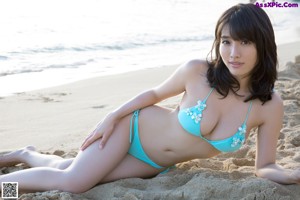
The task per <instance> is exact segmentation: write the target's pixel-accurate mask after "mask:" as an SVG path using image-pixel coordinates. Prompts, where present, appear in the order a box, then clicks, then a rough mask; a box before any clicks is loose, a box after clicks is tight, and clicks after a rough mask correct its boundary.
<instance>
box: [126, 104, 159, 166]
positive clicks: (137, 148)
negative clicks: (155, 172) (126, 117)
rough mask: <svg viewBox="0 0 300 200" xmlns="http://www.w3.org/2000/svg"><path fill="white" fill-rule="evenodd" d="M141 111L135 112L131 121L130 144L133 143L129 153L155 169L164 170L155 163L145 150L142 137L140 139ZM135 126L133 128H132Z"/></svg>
mask: <svg viewBox="0 0 300 200" xmlns="http://www.w3.org/2000/svg"><path fill="white" fill-rule="evenodd" d="M139 112H140V111H139V110H136V111H134V113H133V115H132V117H131V120H130V137H129V142H130V143H131V145H130V148H129V151H128V153H129V154H130V155H132V156H133V157H135V158H137V159H139V160H141V161H143V162H145V163H147V164H149V165H151V166H152V167H154V168H157V169H162V168H164V167H162V166H159V165H158V164H156V163H155V162H153V161H152V160H151V159H150V158H149V157H148V155H147V154H146V152H145V151H144V149H143V146H142V143H141V140H140V137H139ZM132 126H133V128H132Z"/></svg>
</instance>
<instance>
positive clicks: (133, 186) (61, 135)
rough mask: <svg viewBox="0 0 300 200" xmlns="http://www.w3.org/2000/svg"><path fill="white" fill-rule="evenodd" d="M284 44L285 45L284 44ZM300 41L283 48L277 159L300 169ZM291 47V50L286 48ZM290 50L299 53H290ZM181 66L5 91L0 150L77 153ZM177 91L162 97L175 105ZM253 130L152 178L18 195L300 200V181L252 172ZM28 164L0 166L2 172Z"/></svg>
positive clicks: (0, 100)
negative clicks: (108, 117) (114, 115)
mask: <svg viewBox="0 0 300 200" xmlns="http://www.w3.org/2000/svg"><path fill="white" fill-rule="evenodd" d="M281 47H282V48H281ZM299 49H300V42H296V43H291V44H284V45H282V46H279V50H278V53H279V61H280V72H279V79H278V81H277V83H276V86H275V88H276V90H277V91H278V92H279V93H280V94H281V96H282V99H283V100H284V107H285V115H284V121H283V129H282V130H281V134H280V138H279V141H278V147H277V150H278V153H277V162H278V163H279V164H281V165H283V166H284V167H286V168H289V169H296V168H298V169H299V168H300V103H299V102H300V52H299ZM287 50H288V51H289V53H287V52H286V51H287ZM291 55H298V56H296V57H295V56H294V57H293V58H291V57H290V56H291ZM176 67H177V66H165V67H161V68H156V69H147V70H141V71H136V72H130V73H124V74H119V75H112V76H106V77H98V78H93V79H89V80H83V81H79V82H76V83H72V84H68V85H63V86H59V87H54V88H49V89H43V90H39V91H33V92H26V93H19V94H16V95H14V96H10V97H0V110H1V118H0V138H1V141H0V152H2V153H4V152H6V151H9V150H10V149H17V148H20V147H23V146H26V145H28V144H31V145H34V146H36V147H37V149H39V151H40V152H42V153H50V154H56V155H61V156H63V157H73V156H75V155H76V153H77V151H78V147H79V146H80V144H81V142H82V141H83V139H84V138H85V136H86V135H87V134H88V133H89V131H90V130H91V129H92V128H93V126H94V125H95V124H96V123H97V122H98V121H99V120H100V119H101V118H102V117H104V116H105V114H107V113H108V112H109V111H111V110H112V109H114V108H116V107H117V106H118V105H120V104H121V103H122V102H124V101H126V100H128V99H129V98H131V97H132V96H134V95H136V94H137V93H139V92H141V91H143V90H145V89H147V88H150V87H152V86H155V85H157V84H159V83H160V82H161V81H162V80H164V79H165V78H166V77H168V76H169V75H170V74H171V73H172V72H173V71H174V70H175V69H176ZM179 99H180V97H174V98H172V99H170V100H167V101H165V102H162V103H161V105H163V106H168V107H174V106H176V105H177V104H178V102H179ZM255 140H256V138H255V133H254V132H252V133H251V134H250V137H249V139H248V140H247V142H246V145H244V147H243V148H242V149H240V150H239V151H237V152H235V153H228V154H222V155H219V156H217V157H215V158H211V159H202V160H200V159H196V160H192V161H189V162H185V163H180V164H177V168H176V169H173V170H171V171H170V172H168V173H166V174H164V175H158V176H157V177H155V178H152V179H139V178H131V179H124V180H119V181H116V182H112V183H108V184H104V185H99V186H96V187H94V188H92V189H91V190H89V191H87V192H85V193H82V194H71V193H66V192H59V191H48V192H42V193H27V194H23V195H22V196H21V197H20V199H61V200H67V199H124V200H125V199H126V200H134V199H172V200H174V199H244V200H250V199H251V200H252V199H256V200H263V199H270V200H275V199H282V200H289V199H300V186H299V185H280V184H277V183H274V182H272V181H269V180H266V179H261V178H257V177H255V176H254V173H253V172H254V157H255ZM24 167H25V166H23V165H19V166H16V167H8V168H1V169H0V174H5V173H9V172H12V171H15V170H19V169H23V168H24Z"/></svg>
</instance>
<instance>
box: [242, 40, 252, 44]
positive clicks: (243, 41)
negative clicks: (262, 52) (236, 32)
mask: <svg viewBox="0 0 300 200" xmlns="http://www.w3.org/2000/svg"><path fill="white" fill-rule="evenodd" d="M250 43H251V42H250V41H249V40H242V44H245V45H246V44H250Z"/></svg>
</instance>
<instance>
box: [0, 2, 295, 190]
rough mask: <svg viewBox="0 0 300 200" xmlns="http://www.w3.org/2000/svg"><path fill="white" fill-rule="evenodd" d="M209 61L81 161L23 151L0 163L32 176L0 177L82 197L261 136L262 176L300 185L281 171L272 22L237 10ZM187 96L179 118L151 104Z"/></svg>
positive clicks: (127, 114) (161, 89)
mask: <svg viewBox="0 0 300 200" xmlns="http://www.w3.org/2000/svg"><path fill="white" fill-rule="evenodd" d="M213 51H214V54H215V55H214V56H211V58H210V59H209V61H201V60H193V61H190V62H188V63H186V64H185V65H183V66H181V67H179V68H178V69H177V70H176V71H175V72H174V74H173V75H172V76H171V77H170V78H168V79H167V80H166V81H165V82H163V83H162V84H161V85H159V86H157V87H155V88H152V89H150V90H147V91H145V92H143V93H141V94H139V95H138V96H136V97H134V98H133V99H132V100H130V101H128V102H127V103H125V104H123V105H122V106H120V107H119V108H118V109H116V110H115V111H113V112H111V113H110V114H108V115H107V116H106V117H105V119H103V121H101V122H100V123H99V124H98V126H97V128H96V129H95V130H94V131H93V132H92V133H91V134H90V135H89V136H88V137H87V139H86V140H85V141H84V143H83V145H82V147H81V151H80V152H79V153H78V155H77V156H76V158H74V159H62V158H60V157H57V156H52V155H51V156H49V155H43V154H39V153H38V152H36V151H35V149H34V148H33V147H30V146H29V147H26V148H23V149H20V150H17V151H14V152H11V153H9V154H6V155H4V156H2V157H0V165H2V166H5V165H11V164H17V163H21V162H23V163H26V164H27V165H29V166H30V167H32V168H30V169H26V170H21V171H17V172H14V173H10V174H6V175H1V176H0V182H6V181H7V182H18V183H19V187H20V189H21V190H31V191H32V190H34V191H45V190H54V189H55V190H62V191H68V192H73V193H81V192H84V191H87V190H89V189H90V188H92V187H93V186H95V185H96V184H99V183H105V182H110V181H114V180H118V179H123V178H130V177H141V178H147V177H153V176H155V175H157V174H159V173H161V172H163V171H165V170H167V169H168V167H170V166H173V165H174V164H176V163H179V162H183V161H187V160H191V159H195V158H209V157H212V156H216V155H218V154H220V153H222V152H233V151H236V150H238V149H240V148H241V146H243V144H244V141H245V140H246V139H247V137H248V135H249V132H250V130H251V129H252V128H255V127H258V131H257V151H256V160H255V161H256V164H255V173H256V175H257V176H259V177H263V178H267V179H270V180H272V181H276V182H278V183H283V184H292V183H298V184H299V183H300V171H292V170H286V169H283V168H282V167H281V166H279V165H277V164H275V154H276V144H277V139H278V136H279V132H280V129H281V124H282V118H283V103H282V100H281V99H280V97H279V95H278V94H277V93H276V92H275V91H274V90H273V88H274V82H275V80H276V78H277V72H276V65H277V54H276V44H275V38H274V32H273V28H272V25H271V22H270V20H269V18H268V16H267V15H266V13H265V12H264V11H263V10H262V9H261V8H258V7H256V6H254V5H252V4H239V5H236V6H233V7H232V8H230V9H228V10H227V11H225V12H224V13H223V15H222V16H221V18H220V19H219V21H218V22H217V26H216V29H215V41H214V45H213V49H212V51H211V54H213ZM180 93H184V96H183V98H182V101H181V102H180V104H179V106H178V107H177V108H176V109H175V110H171V109H167V108H162V107H159V106H156V105H154V104H156V103H158V102H160V101H161V100H163V99H166V98H168V97H171V96H174V95H177V94H180Z"/></svg>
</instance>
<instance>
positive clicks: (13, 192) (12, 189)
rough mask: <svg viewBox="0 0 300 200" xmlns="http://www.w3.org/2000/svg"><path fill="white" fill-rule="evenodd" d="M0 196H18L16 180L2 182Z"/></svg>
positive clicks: (10, 197)
mask: <svg viewBox="0 0 300 200" xmlns="http://www.w3.org/2000/svg"><path fill="white" fill-rule="evenodd" d="M1 188H2V190H1V194H2V195H1V197H2V198H3V199H16V198H18V183H17V182H2V187H1Z"/></svg>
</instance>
